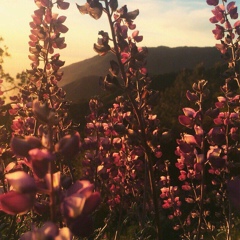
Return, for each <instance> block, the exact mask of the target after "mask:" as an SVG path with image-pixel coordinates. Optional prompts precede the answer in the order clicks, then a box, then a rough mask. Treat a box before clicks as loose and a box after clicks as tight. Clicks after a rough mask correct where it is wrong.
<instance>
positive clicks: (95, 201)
mask: <svg viewBox="0 0 240 240" xmlns="http://www.w3.org/2000/svg"><path fill="white" fill-rule="evenodd" d="M93 189H94V186H93V184H91V183H90V182H89V181H86V180H85V181H77V182H75V183H74V184H73V185H72V186H71V187H70V188H69V189H68V190H67V193H66V197H65V198H64V199H63V201H62V203H61V210H62V213H63V215H64V217H65V218H66V222H67V225H68V227H69V228H70V230H71V232H72V233H73V234H74V235H76V236H82V237H85V236H88V235H89V234H91V232H92V219H91V218H90V214H91V213H92V212H93V211H94V210H95V209H96V208H97V206H98V205H99V204H100V201H101V197H100V194H99V192H93Z"/></svg>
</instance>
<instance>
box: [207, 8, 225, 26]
mask: <svg viewBox="0 0 240 240" xmlns="http://www.w3.org/2000/svg"><path fill="white" fill-rule="evenodd" d="M212 13H213V15H214V16H213V17H211V18H210V19H209V20H210V22H211V23H217V22H220V23H224V22H225V17H224V6H223V5H220V6H216V7H215V8H214V9H213V10H212Z"/></svg>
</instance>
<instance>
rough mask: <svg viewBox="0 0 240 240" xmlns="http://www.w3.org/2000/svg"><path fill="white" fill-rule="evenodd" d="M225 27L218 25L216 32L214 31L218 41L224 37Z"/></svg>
mask: <svg viewBox="0 0 240 240" xmlns="http://www.w3.org/2000/svg"><path fill="white" fill-rule="evenodd" d="M224 30H225V29H224V27H222V26H220V25H218V24H216V28H215V29H214V30H212V32H213V34H214V37H215V38H216V39H217V40H220V39H222V38H223V37H224Z"/></svg>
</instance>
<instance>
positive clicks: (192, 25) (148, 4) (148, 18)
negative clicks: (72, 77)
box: [0, 0, 216, 76]
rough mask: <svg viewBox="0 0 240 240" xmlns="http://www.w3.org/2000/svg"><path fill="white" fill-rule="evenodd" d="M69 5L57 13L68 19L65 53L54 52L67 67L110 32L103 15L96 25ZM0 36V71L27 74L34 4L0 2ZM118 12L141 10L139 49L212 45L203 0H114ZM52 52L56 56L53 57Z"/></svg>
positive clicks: (80, 0) (21, 0) (73, 0)
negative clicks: (2, 48)
mask: <svg viewBox="0 0 240 240" xmlns="http://www.w3.org/2000/svg"><path fill="white" fill-rule="evenodd" d="M65 1H68V2H70V7H69V9H68V10H65V11H63V10H59V9H57V8H56V9H55V10H54V12H56V13H59V15H65V16H67V20H66V22H65V25H66V26H67V27H68V28H69V31H68V32H67V33H66V34H62V36H65V39H66V43H67V48H66V49H63V50H59V51H57V52H58V53H60V55H61V60H63V61H65V66H67V65H70V64H72V63H75V62H78V61H81V60H84V59H86V58H90V57H93V56H95V55H96V53H95V52H94V50H93V44H94V43H95V42H96V41H97V38H98V32H99V31H100V30H104V31H108V24H107V19H106V16H105V15H104V14H103V15H102V17H101V19H100V20H95V19H93V18H91V17H90V16H89V15H82V14H80V13H79V11H78V9H77V8H76V3H77V4H78V5H84V4H85V2H86V0H65ZM0 2H1V5H0V36H2V37H3V39H4V42H3V44H1V45H6V46H7V47H8V51H9V53H10V54H11V57H10V58H6V59H5V61H4V64H3V68H4V69H5V71H6V72H9V73H10V74H11V75H12V76H15V75H16V73H18V72H21V71H22V70H26V69H30V60H29V59H28V54H29V51H28V48H29V47H28V41H29V34H30V27H29V22H31V21H32V18H31V15H32V14H33V11H34V10H36V9H37V6H36V5H35V3H34V0H0ZM118 5H119V7H121V6H123V5H127V7H128V11H132V10H135V9H139V11H140V14H139V16H138V17H137V18H136V20H135V24H136V25H137V30H139V31H140V35H143V41H142V42H141V43H139V44H138V46H146V47H157V46H169V47H178V46H198V47H204V46H214V45H215V44H216V40H215V39H214V36H213V34H212V29H214V25H213V24H211V23H210V22H209V18H210V17H211V16H212V13H211V10H212V8H213V7H211V6H208V5H207V4H206V1H205V0H194V1H192V0H147V1H146V0H118ZM57 52H56V53H57Z"/></svg>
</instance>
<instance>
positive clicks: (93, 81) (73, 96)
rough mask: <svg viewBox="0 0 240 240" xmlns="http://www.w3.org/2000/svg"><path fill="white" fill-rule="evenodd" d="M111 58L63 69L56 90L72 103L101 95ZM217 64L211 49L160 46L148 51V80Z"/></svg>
mask: <svg viewBox="0 0 240 240" xmlns="http://www.w3.org/2000/svg"><path fill="white" fill-rule="evenodd" d="M114 58H115V56H114V55H113V54H111V53H109V54H107V55H106V56H104V57H100V56H98V55H97V56H94V57H92V58H89V59H86V60H83V61H80V62H77V63H74V64H71V65H69V66H66V67H64V68H63V71H64V76H63V79H62V81H61V82H60V83H59V86H60V87H63V88H64V90H65V91H66V92H67V98H68V99H69V100H71V101H73V102H78V101H80V100H82V99H89V98H90V97H91V96H94V95H98V94H101V93H102V92H103V90H101V88H100V87H99V85H98V80H99V77H100V76H105V75H106V74H107V73H108V69H109V61H110V60H111V59H114ZM220 61H221V55H220V52H219V51H218V50H217V49H216V48H215V47H176V48H169V47H164V46H160V47H155V48H148V57H147V68H148V72H149V74H150V76H151V75H152V76H153V75H159V74H165V73H171V72H179V71H180V70H182V69H185V68H188V69H193V68H194V67H195V66H196V65H198V64H199V63H203V65H204V66H205V67H206V68H209V67H212V66H214V65H215V64H216V63H217V62H220Z"/></svg>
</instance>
